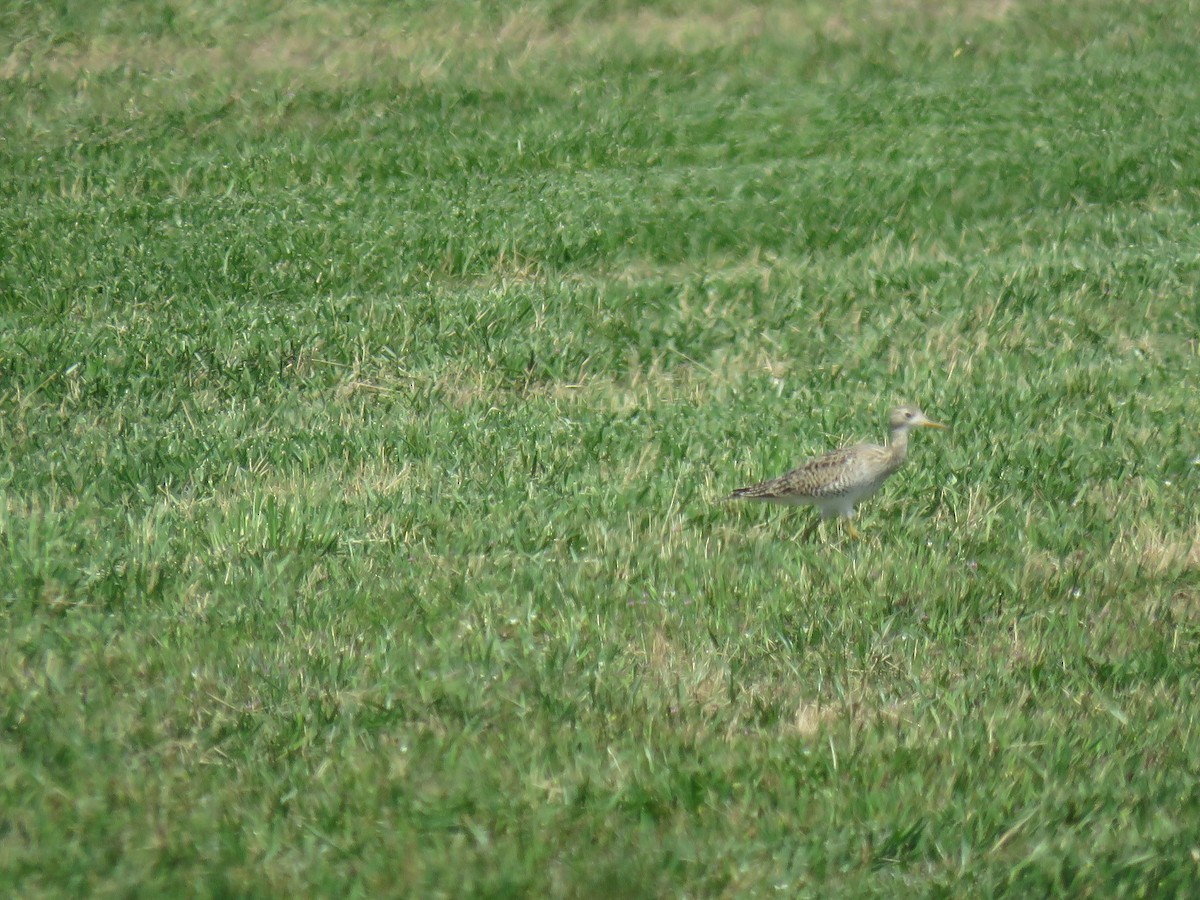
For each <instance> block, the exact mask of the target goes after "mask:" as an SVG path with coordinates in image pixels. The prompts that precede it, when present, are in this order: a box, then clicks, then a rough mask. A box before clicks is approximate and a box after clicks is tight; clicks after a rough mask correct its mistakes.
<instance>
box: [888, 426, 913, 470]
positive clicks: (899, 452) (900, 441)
mask: <svg viewBox="0 0 1200 900" xmlns="http://www.w3.org/2000/svg"><path fill="white" fill-rule="evenodd" d="M888 452H889V453H890V454H891V457H892V468H896V467H897V466H899V465H900V464H901V463H902V462H904V458H905V457H906V456H908V429H907V428H893V429H892V434H891V440H889V441H888Z"/></svg>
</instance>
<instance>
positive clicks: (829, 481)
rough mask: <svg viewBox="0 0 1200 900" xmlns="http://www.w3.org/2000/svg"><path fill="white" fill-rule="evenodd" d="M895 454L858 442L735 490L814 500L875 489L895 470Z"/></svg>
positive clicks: (750, 496)
mask: <svg viewBox="0 0 1200 900" xmlns="http://www.w3.org/2000/svg"><path fill="white" fill-rule="evenodd" d="M890 463H891V454H890V453H889V452H888V449H887V448H886V447H880V446H879V445H877V444H855V445H854V446H851V447H843V448H842V449H840V450H834V451H832V452H830V453H826V454H824V455H822V456H818V457H815V458H813V459H810V460H808V461H807V462H805V463H802V464H801V465H799V466H797V467H796V468H794V469H792V470H791V471H790V472H788V473H787V474H785V475H780V476H779V477H778V478H772V479H771V480H770V481H763V482H760V483H759V484H754V485H751V486H750V487H744V488H740V489H739V490H736V491H734V492H733V493H732V494H731V495H730V497H731V498H733V499H738V500H766V501H773V502H775V503H813V502H815V501H817V500H821V499H824V498H827V497H839V496H842V495H844V494H847V493H851V492H853V493H859V492H860V491H861V489H863V488H867V489H868V490H867V493H870V492H873V491H874V490H875V489H876V488H878V487H879V485H880V484H882V483H883V480H884V479H885V478H887V476H888V475H890V474H891V473H892V472H893V471H894V466H891V465H890Z"/></svg>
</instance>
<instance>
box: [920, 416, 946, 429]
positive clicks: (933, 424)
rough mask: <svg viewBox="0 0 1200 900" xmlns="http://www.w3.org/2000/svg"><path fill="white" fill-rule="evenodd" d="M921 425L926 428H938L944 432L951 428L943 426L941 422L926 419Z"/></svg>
mask: <svg viewBox="0 0 1200 900" xmlns="http://www.w3.org/2000/svg"><path fill="white" fill-rule="evenodd" d="M921 424H922V425H923V426H924V427H926V428H937V429H940V430H942V431H945V430H946V429H947V428H948V427H949V426H948V425H943V424H942V423H941V422H934V421H933V420H932V419H926V420H925V421H924V422H922V423H921Z"/></svg>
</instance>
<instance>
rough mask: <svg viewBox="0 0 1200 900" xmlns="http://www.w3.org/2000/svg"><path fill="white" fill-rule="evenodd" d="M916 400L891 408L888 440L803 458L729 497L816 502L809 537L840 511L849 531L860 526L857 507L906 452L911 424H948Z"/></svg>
mask: <svg viewBox="0 0 1200 900" xmlns="http://www.w3.org/2000/svg"><path fill="white" fill-rule="evenodd" d="M945 427H946V426H945V425H942V424H941V423H939V422H934V421H933V420H932V419H930V418H929V417H928V416H926V415H925V413H923V412H921V410H919V409H917V408H916V407H915V406H897V407H896V408H895V409H893V410H891V412H889V413H888V431H889V432H890V440H889V441H888V444H887V446H884V447H881V446H879V445H878V444H854V445H853V446H850V447H843V448H841V449H840V450H834V451H832V452H831V453H826V454H824V455H822V456H818V457H815V458H814V459H810V460H807V461H806V462H803V463H801V464H800V465H799V466H797V467H796V468H794V469H792V471H790V472H788V473H787V474H786V475H780V476H779V477H778V478H772V479H770V480H768V481H762V482H759V483H758V484H752V485H750V486H749V487H744V488H738V489H737V490H736V491H734V492H733V493H732V494H730V495H729V497H728V499H730V500H758V501H760V502H764V503H781V504H787V505H790V506H802V505H804V504H812V505H813V506H815V507H817V509H819V510H820V511H821V515H820V518H818V519H816V520H815V521H814V522H813V524H812V525H811V526H809V528H808V529H807V530H806V531H805V532H804V534H803V536H802V537H801V540H805V539H807V538H808V537H809V535H811V534H812V532H813V530H814V529H815V528H816V527H817V526H818V525H819V524H820V523H821V521H822V520H824V519H828V518H830V517H831V516H842V517H844V518H845V519H846V527H847V528H848V529H849V531H850V536H851V537H852V538H855V539H857V538H858V537H859V534H858V531H857V530H856V529H855V527H854V523H853V521H851V520H852V517H853V516H854V507H855V506H857V505H858V504H859V503H861V502H862V501H863V500H866V499H867V498H868V497H870V496H871V495H872V494H874V493H875V492H876V491H877V490H879V487H880V485H882V484H883V483H884V482H885V481H886V480H887V479H888V477H889V476H890V475H891V474H892V473H893V472H895V471H896V470H897V469H899V468H900V466H901V465H903V463H904V460H905V457H907V456H908V432H909V430H910V429H912V428H945Z"/></svg>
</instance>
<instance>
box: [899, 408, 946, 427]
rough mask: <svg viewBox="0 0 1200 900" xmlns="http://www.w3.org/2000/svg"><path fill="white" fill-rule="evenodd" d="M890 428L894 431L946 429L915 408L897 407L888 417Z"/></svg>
mask: <svg viewBox="0 0 1200 900" xmlns="http://www.w3.org/2000/svg"><path fill="white" fill-rule="evenodd" d="M888 427H889V428H890V429H891V430H892V431H898V430H903V431H907V430H908V429H909V428H945V427H946V426H945V425H942V424H941V423H939V422H934V421H933V420H932V419H930V418H929V417H928V416H926V415H925V413H923V412H921V411H920V410H919V409H917V408H916V407H915V406H897V407H896V408H895V409H893V410H892V412H891V414H890V415H889V416H888Z"/></svg>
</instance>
